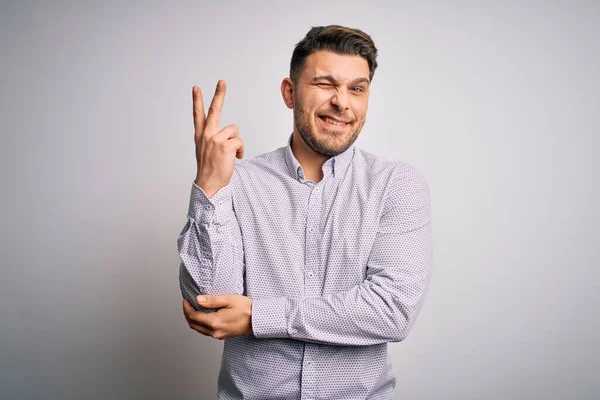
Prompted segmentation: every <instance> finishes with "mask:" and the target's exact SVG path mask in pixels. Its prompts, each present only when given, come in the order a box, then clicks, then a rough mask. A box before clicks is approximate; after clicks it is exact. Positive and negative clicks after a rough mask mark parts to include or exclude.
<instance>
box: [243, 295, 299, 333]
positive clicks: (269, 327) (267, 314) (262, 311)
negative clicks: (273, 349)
mask: <svg viewBox="0 0 600 400" xmlns="http://www.w3.org/2000/svg"><path fill="white" fill-rule="evenodd" d="M288 314H289V301H288V299H287V298H285V297H276V298H267V299H252V318H251V323H252V333H253V334H254V336H255V337H257V338H289V337H290V335H289V334H288V332H287V319H288Z"/></svg>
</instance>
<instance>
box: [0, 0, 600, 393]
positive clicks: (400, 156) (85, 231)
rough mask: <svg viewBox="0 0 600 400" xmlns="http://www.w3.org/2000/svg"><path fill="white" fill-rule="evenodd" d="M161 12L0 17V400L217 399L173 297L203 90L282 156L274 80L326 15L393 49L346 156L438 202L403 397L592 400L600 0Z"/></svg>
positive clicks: (213, 376)
mask: <svg viewBox="0 0 600 400" xmlns="http://www.w3.org/2000/svg"><path fill="white" fill-rule="evenodd" d="M84 3H85V5H82V4H84ZM161 3H162V2H161ZM161 3H159V2H130V3H129V4H128V5H123V4H120V3H119V2H116V1H115V2H97V4H93V3H92V2H82V3H79V2H70V3H67V2H58V1H57V2H38V3H34V2H17V1H3V2H2V3H0V58H1V62H0V89H1V98H0V101H1V103H0V129H1V142H0V149H1V154H0V155H1V157H0V163H1V169H0V171H1V172H0V174H1V175H0V177H1V182H0V183H1V188H2V196H1V200H0V201H1V209H0V210H1V211H0V212H1V214H0V216H1V224H0V229H1V232H2V236H1V240H0V255H1V268H2V270H1V272H2V274H1V276H0V296H1V301H0V329H1V332H0V346H1V347H0V351H1V353H0V397H1V398H3V399H4V398H6V399H19V398H23V399H25V398H27V399H32V398H44V399H59V398H60V399H81V398H87V399H142V398H144V399H149V398H156V399H168V398H173V399H174V398H177V399H210V398H214V397H215V393H216V380H217V374H218V370H219V366H220V355H221V348H222V342H220V341H217V340H214V339H210V338H206V337H203V336H201V335H199V334H197V333H196V332H194V331H192V330H190V329H189V328H188V327H187V324H186V323H185V320H184V318H183V315H182V312H181V295H180V293H179V285H178V266H179V256H178V253H177V246H176V239H177V236H178V234H179V232H180V231H181V229H182V228H183V226H184V224H185V221H186V212H187V205H188V199H189V191H190V188H191V184H192V180H193V178H194V176H195V160H194V144H193V125H192V111H191V110H192V109H191V87H192V86H193V85H199V86H200V87H202V88H203V89H204V91H205V93H206V96H208V97H209V98H208V99H205V101H206V103H208V102H209V101H210V97H212V93H213V90H214V85H215V84H216V82H217V80H218V79H225V80H227V82H228V92H227V98H226V101H225V107H224V112H223V118H222V121H221V122H222V126H225V125H227V124H230V123H236V124H238V125H239V127H240V133H241V135H242V137H243V138H244V141H245V148H246V157H253V156H256V155H258V154H260V153H264V152H267V151H270V150H273V149H275V148H277V147H281V146H284V145H285V144H286V140H287V138H288V136H289V134H290V133H291V131H292V113H291V111H290V110H288V109H287V108H286V107H285V106H284V104H283V101H282V100H281V95H280V92H279V85H280V82H281V80H282V79H283V78H284V77H286V76H287V74H288V68H289V60H290V57H291V54H292V50H293V47H294V45H295V44H296V43H297V42H298V41H299V40H300V39H302V37H303V36H304V35H305V34H306V32H307V31H308V30H309V29H310V28H311V27H312V26H316V25H327V24H342V25H347V26H350V27H354V28H359V29H362V30H364V31H365V32H367V33H369V34H370V35H371V36H372V38H373V39H374V41H375V43H376V45H377V47H378V49H379V52H380V57H379V59H378V61H379V64H380V67H379V68H378V69H377V71H376V73H375V78H374V81H373V86H372V93H371V101H370V107H369V114H368V118H367V123H366V125H365V127H364V129H363V131H362V133H361V136H360V137H359V139H358V141H357V142H356V144H357V146H359V147H361V148H363V149H365V150H367V151H370V152H373V153H375V154H378V155H380V156H382V157H384V158H387V159H390V160H403V161H406V162H408V163H409V164H412V165H414V166H415V167H417V168H418V169H419V170H420V171H421V172H422V173H423V174H424V175H425V177H426V179H427V181H428V183H429V185H430V188H431V194H432V201H433V227H434V246H435V249H434V250H435V254H434V270H433V277H432V281H431V285H430V288H429V292H428V294H427V297H426V300H425V303H424V305H423V308H422V309H421V313H420V315H419V317H418V320H417V322H416V324H415V325H414V328H413V330H412V331H411V333H410V335H409V337H408V338H407V339H406V340H405V341H404V342H400V343H394V344H391V345H390V352H391V354H392V357H393V362H394V365H395V367H396V370H397V380H398V384H397V388H396V398H398V399H399V398H401V397H403V396H401V395H403V394H404V395H405V396H406V398H408V399H413V400H417V399H423V400H429V399H442V398H443V399H447V400H451V399H456V400H469V399H473V400H475V399H498V400H501V399H502V400H506V399H518V400H522V399H593V398H597V397H598V396H600V384H599V383H598V380H597V378H598V371H599V370H600V361H599V360H600V357H599V350H598V349H599V346H598V345H597V340H598V336H599V334H600V327H599V323H598V321H599V318H598V311H597V308H598V305H599V294H598V292H599V289H600V285H599V283H598V282H599V278H600V272H599V267H600V255H599V247H600V246H599V245H600V240H599V235H598V232H597V229H598V227H599V225H600V213H599V211H598V205H599V204H600V190H599V186H600V179H599V177H598V172H599V171H600V163H599V161H598V158H596V157H597V153H598V148H599V145H600V140H599V139H598V135H599V133H600V132H599V128H600V123H599V122H598V118H599V115H598V114H599V112H600V107H599V105H600V102H599V99H600V96H599V92H600V79H599V74H598V71H600V54H599V53H600V51H599V48H600V46H599V45H598V40H599V39H600V28H599V27H600V6H599V3H598V2H594V1H589V2H583V1H575V2H568V1H562V2H541V1H540V2H533V1H527V2H525V1H519V2H517V1H508V2H501V4H497V2H492V1H488V2H485V1H479V2H475V1H473V2H462V1H461V2H426V3H423V2H421V3H417V2H392V1H389V2H367V1H363V2H349V1H344V2H334V1H315V2H309V1H302V2H294V3H292V2H289V3H288V4H285V3H283V2H275V1H273V2H242V1H239V2H230V1H229V2H228V1H222V2H216V1H215V2H203V1H194V2H187V3H183V2H181V3H177V4H174V5H166V4H161ZM595 156H596V157H595Z"/></svg>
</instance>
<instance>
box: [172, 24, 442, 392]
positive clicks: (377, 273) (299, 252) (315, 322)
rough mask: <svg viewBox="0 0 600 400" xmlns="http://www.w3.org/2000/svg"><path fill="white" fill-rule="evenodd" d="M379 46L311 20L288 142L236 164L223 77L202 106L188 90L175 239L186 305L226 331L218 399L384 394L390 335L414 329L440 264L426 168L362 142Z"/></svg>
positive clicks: (212, 327) (216, 334) (237, 147)
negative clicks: (188, 186) (186, 161)
mask: <svg viewBox="0 0 600 400" xmlns="http://www.w3.org/2000/svg"><path fill="white" fill-rule="evenodd" d="M376 56H377V49H376V47H375V45H374V43H373V41H372V40H371V38H370V37H369V36H368V35H367V34H365V33H364V32H362V31H360V30H355V29H349V28H346V27H342V26H337V25H334V26H326V27H315V28H312V29H311V30H310V31H309V32H308V34H307V35H306V37H305V38H304V39H303V40H302V41H300V42H299V43H298V44H297V45H296V47H295V49H294V52H293V55H292V61H291V68H290V77H289V78H285V79H284V80H283V82H282V83H281V94H282V96H283V101H284V102H285V104H286V105H287V106H288V108H290V109H292V110H293V111H294V130H293V133H292V134H291V135H290V137H289V139H288V144H287V146H284V147H281V148H279V149H277V150H275V151H272V152H269V153H266V154H263V155H260V156H258V157H256V158H253V159H251V160H245V161H240V162H238V163H236V157H237V158H242V156H243V153H244V148H243V142H242V139H241V138H240V136H239V133H238V129H237V127H236V126H235V125H229V126H226V127H224V128H222V129H221V128H220V127H219V115H220V112H221V109H222V107H223V101H224V97H225V82H222V81H219V83H218V84H217V89H216V93H215V95H214V97H213V99H212V102H211V105H210V107H209V109H208V116H207V117H205V115H204V105H203V102H202V94H201V92H200V90H199V88H198V87H194V88H193V89H192V93H193V102H194V126H195V143H196V157H197V167H198V169H197V176H196V180H195V182H194V183H193V185H192V192H191V198H190V204H189V210H188V221H187V223H186V225H185V227H184V228H183V230H182V232H181V234H180V236H179V239H178V247H179V252H180V256H181V260H182V263H181V267H180V282H181V290H182V294H183V296H184V298H185V300H184V305H183V307H184V314H185V316H186V319H187V321H188V324H189V326H190V327H191V328H192V329H194V330H196V331H198V332H200V333H201V334H203V335H206V336H211V337H213V338H217V339H225V343H224V349H223V359H222V365H221V370H220V374H219V381H218V396H219V398H221V399H261V400H265V399H338V400H339V399H345V400H346V399H391V398H392V396H393V391H394V387H395V386H396V378H395V372H394V367H393V365H392V364H391V362H390V360H389V358H388V354H387V343H388V342H398V341H401V340H403V339H404V338H406V336H407V335H408V332H409V330H410V328H411V326H412V325H413V323H414V322H415V318H416V317H417V314H418V312H419V309H420V307H421V304H422V302H423V299H424V296H425V293H426V290H427V286H428V283H429V279H430V274H431V263H432V238H431V224H430V215H431V210H430V195H429V190H428V186H427V184H426V182H425V180H424V179H423V176H422V175H421V174H420V173H419V172H418V171H417V170H416V169H415V168H414V167H412V166H410V165H408V164H406V163H403V162H390V161H385V160H383V159H381V158H378V157H377V156H375V155H373V154H370V153H367V152H365V151H363V150H360V149H358V148H356V147H355V146H353V143H354V141H355V140H356V138H357V137H358V135H359V133H360V131H361V129H362V127H363V125H364V123H365V119H366V116H367V106H368V101H369V89H370V83H371V81H372V79H373V74H374V72H375V69H376V67H377V62H376Z"/></svg>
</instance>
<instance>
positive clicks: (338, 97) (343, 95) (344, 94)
mask: <svg viewBox="0 0 600 400" xmlns="http://www.w3.org/2000/svg"><path fill="white" fill-rule="evenodd" d="M331 104H333V105H334V106H335V107H337V108H338V109H339V110H342V111H343V110H347V109H348V107H349V101H348V91H347V90H346V89H343V88H340V89H338V90H336V91H335V94H334V95H333V97H331Z"/></svg>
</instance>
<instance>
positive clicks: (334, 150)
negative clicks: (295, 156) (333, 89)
mask: <svg viewBox="0 0 600 400" xmlns="http://www.w3.org/2000/svg"><path fill="white" fill-rule="evenodd" d="M294 125H295V127H296V130H297V131H298V134H299V135H300V137H301V138H302V140H304V142H305V143H306V144H307V145H308V146H309V147H310V148H311V149H313V151H315V152H317V153H319V154H322V155H325V156H332V157H333V156H337V155H338V154H340V153H343V152H344V151H346V150H347V149H348V148H349V147H350V146H352V144H353V143H354V142H355V141H356V139H357V138H358V135H359V133H360V131H361V128H362V126H359V127H357V129H356V130H355V131H353V132H352V134H351V135H350V137H349V138H348V139H347V140H346V142H345V143H341V144H339V142H338V141H337V140H335V139H336V138H337V137H339V136H341V135H335V134H331V137H332V140H331V141H328V140H324V139H321V140H319V138H318V137H317V135H316V134H315V132H314V130H313V129H311V126H310V123H309V119H308V115H307V114H306V113H305V112H304V111H303V110H302V109H301V108H300V107H299V106H298V101H296V106H295V107H294ZM314 129H317V127H314Z"/></svg>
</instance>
